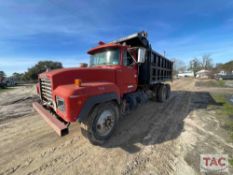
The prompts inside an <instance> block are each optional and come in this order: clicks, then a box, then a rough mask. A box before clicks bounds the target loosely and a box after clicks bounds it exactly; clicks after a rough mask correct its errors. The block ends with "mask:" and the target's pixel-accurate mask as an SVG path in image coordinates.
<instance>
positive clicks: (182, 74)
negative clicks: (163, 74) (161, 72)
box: [177, 71, 194, 78]
mask: <svg viewBox="0 0 233 175" xmlns="http://www.w3.org/2000/svg"><path fill="white" fill-rule="evenodd" d="M177 76H178V77H179V78H181V77H194V72H193V71H184V72H181V73H178V74H177Z"/></svg>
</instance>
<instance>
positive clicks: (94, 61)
mask: <svg viewBox="0 0 233 175" xmlns="http://www.w3.org/2000/svg"><path fill="white" fill-rule="evenodd" d="M119 56H120V54H119V49H111V50H103V51H101V52H98V53H94V54H92V55H91V58H90V66H99V65H117V64H119Z"/></svg>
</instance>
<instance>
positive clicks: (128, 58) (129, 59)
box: [123, 50, 134, 66]
mask: <svg viewBox="0 0 233 175" xmlns="http://www.w3.org/2000/svg"><path fill="white" fill-rule="evenodd" d="M133 62H134V60H133V58H132V57H131V55H130V54H129V52H127V50H125V51H124V55H123V65H124V66H130V65H132V64H133Z"/></svg>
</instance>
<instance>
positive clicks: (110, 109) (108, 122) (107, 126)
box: [81, 102, 119, 145]
mask: <svg viewBox="0 0 233 175" xmlns="http://www.w3.org/2000/svg"><path fill="white" fill-rule="evenodd" d="M118 119H119V108H118V106H117V104H116V103H114V102H108V103H102V104H99V105H97V106H96V107H94V109H93V110H92V111H91V113H90V115H89V116H88V119H87V120H86V121H85V122H83V123H82V124H81V130H82V133H83V135H84V136H86V137H87V138H88V139H89V141H90V142H91V143H92V144H94V145H102V144H104V143H105V142H106V141H107V140H108V139H109V138H110V137H111V136H112V133H113V131H114V129H115V127H116V125H117V122H118Z"/></svg>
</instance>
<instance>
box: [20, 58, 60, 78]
mask: <svg viewBox="0 0 233 175" xmlns="http://www.w3.org/2000/svg"><path fill="white" fill-rule="evenodd" d="M59 68H62V63H60V62H54V61H39V62H38V63H37V64H36V65H35V66H33V67H31V68H29V69H28V71H27V72H26V73H25V75H24V79H25V80H37V78H38V74H40V73H42V72H45V71H46V70H47V69H49V70H53V69H59Z"/></svg>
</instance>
